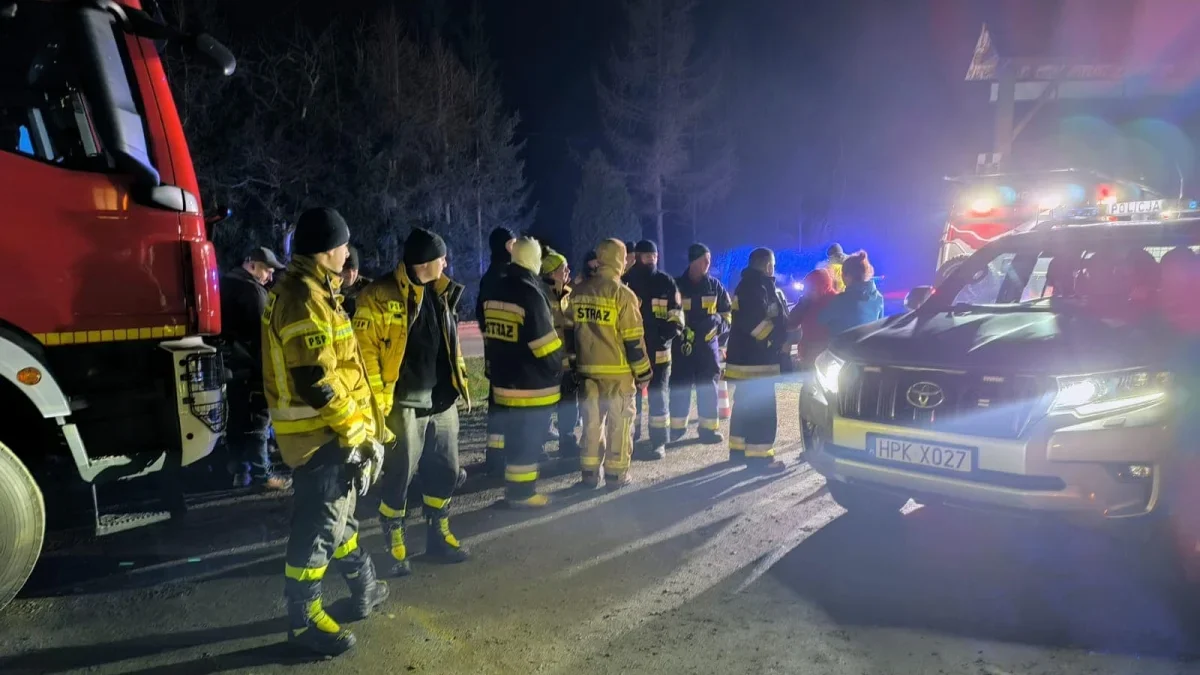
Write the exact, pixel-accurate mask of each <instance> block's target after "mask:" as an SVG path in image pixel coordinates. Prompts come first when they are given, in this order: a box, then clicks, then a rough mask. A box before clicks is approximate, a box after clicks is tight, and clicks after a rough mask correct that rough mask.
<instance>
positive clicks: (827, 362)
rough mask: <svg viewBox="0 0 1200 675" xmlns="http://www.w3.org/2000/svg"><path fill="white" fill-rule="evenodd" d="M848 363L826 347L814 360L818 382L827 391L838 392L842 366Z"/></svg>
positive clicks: (814, 369)
mask: <svg viewBox="0 0 1200 675" xmlns="http://www.w3.org/2000/svg"><path fill="white" fill-rule="evenodd" d="M844 365H846V360H845V359H840V358H838V357H836V356H834V355H833V352H831V351H829V350H828V349H826V350H825V351H823V352H821V353H820V354H818V355H817V358H816V360H815V361H813V371H814V372H815V373H816V376H817V384H819V385H821V388H822V389H824V390H825V391H827V392H829V393H831V394H836V393H837V391H838V376H839V375H841V374H842V366H844Z"/></svg>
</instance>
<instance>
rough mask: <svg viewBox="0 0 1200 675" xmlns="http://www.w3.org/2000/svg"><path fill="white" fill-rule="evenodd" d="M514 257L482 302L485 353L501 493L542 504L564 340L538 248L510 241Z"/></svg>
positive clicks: (525, 504) (516, 503) (527, 241)
mask: <svg viewBox="0 0 1200 675" xmlns="http://www.w3.org/2000/svg"><path fill="white" fill-rule="evenodd" d="M512 258H513V261H512V262H511V263H509V265H508V269H507V270H506V271H505V273H504V276H503V277H502V278H501V279H500V282H499V283H498V284H496V287H495V288H494V289H493V293H492V296H491V298H490V299H489V300H487V301H485V302H484V305H483V316H484V323H483V326H482V332H483V337H484V355H485V357H486V359H487V366H488V373H490V375H489V378H490V381H491V386H492V398H493V399H494V401H495V402H494V403H493V404H492V405H493V406H494V410H491V409H490V410H491V412H492V413H493V414H494V415H495V419H496V426H495V428H496V430H497V432H498V435H499V437H500V438H499V439H498V440H499V443H498V445H499V447H500V448H501V449H502V450H503V451H504V456H505V468H504V484H505V498H506V500H507V501H508V504H509V505H510V506H513V507H518V508H537V507H542V506H546V505H547V504H549V503H550V500H549V498H548V497H546V496H545V495H541V494H538V493H537V477H538V458H539V456H540V455H541V452H542V439H543V438H544V437H545V433H546V428H547V427H549V425H550V413H551V412H553V411H554V406H555V405H556V404H557V403H558V402H559V399H560V398H561V395H562V394H561V391H560V387H561V378H562V371H563V359H564V351H563V341H562V338H560V337H559V335H558V331H557V330H555V328H554V318H553V317H552V316H551V313H550V305H549V304H548V303H547V302H546V295H545V292H544V291H543V290H542V285H541V282H540V281H539V280H538V277H537V271H538V270H539V269H540V268H541V266H542V247H541V246H540V245H539V244H538V243H537V241H536V240H534V239H532V238H530V237H522V238H520V239H518V240H517V241H516V243H514V244H513V246H512Z"/></svg>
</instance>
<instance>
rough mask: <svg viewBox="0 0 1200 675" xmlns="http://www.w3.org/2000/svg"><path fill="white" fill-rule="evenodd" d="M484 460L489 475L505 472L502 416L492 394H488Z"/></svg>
mask: <svg viewBox="0 0 1200 675" xmlns="http://www.w3.org/2000/svg"><path fill="white" fill-rule="evenodd" d="M483 459H484V465H485V466H486V468H487V472H488V474H489V475H492V476H498V475H500V474H501V473H502V472H503V471H504V435H503V434H502V433H500V416H499V415H498V414H497V412H496V402H495V401H494V400H493V399H492V395H491V393H488V413H487V447H486V449H485V450H484V454H483Z"/></svg>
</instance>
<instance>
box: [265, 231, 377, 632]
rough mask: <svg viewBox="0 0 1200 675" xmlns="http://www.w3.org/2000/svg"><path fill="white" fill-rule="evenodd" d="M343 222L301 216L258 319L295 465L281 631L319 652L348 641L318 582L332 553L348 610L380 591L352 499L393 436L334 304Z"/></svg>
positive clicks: (288, 454) (354, 615) (371, 601)
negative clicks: (286, 261) (285, 626)
mask: <svg viewBox="0 0 1200 675" xmlns="http://www.w3.org/2000/svg"><path fill="white" fill-rule="evenodd" d="M349 241H350V230H349V228H348V227H347V226H346V221H345V220H343V219H342V217H341V215H339V214H338V212H337V211H334V210H333V209H328V208H322V209H312V210H309V211H306V212H305V213H304V214H303V215H301V216H300V219H299V220H298V221H297V223H296V232H295V235H294V238H293V243H292V248H293V251H294V257H293V259H292V262H291V264H290V265H289V266H288V268H287V275H286V276H285V277H284V279H283V280H282V281H281V282H280V283H279V284H278V285H276V287H275V288H274V290H273V291H272V292H271V293H270V295H269V296H268V298H267V307H266V311H265V312H264V313H263V317H262V324H263V325H262V344H263V347H262V350H263V359H262V360H263V384H264V389H265V393H266V397H267V404H268V405H269V406H270V413H271V418H272V420H273V422H274V425H275V435H276V438H277V440H278V442H279V450H280V453H281V454H282V455H283V461H284V462H285V463H287V465H288V466H290V467H292V469H293V471H294V482H293V485H294V487H295V505H294V509H293V512H292V524H291V531H290V533H289V536H288V543H287V551H286V553H285V556H284V558H285V561H286V565H285V568H284V570H285V572H284V573H285V575H286V581H285V583H284V597H285V598H286V602H287V612H288V621H289V631H288V639H289V641H291V642H294V643H296V644H298V645H301V646H303V647H306V648H308V649H311V650H313V651H316V652H318V653H321V654H327V655H336V654H341V653H342V652H345V651H346V650H348V649H350V648H351V647H353V646H354V642H355V640H354V635H353V634H351V633H350V631H348V630H345V629H343V628H342V627H341V626H340V625H338V623H337V621H335V620H334V619H333V618H332V617H330V616H329V614H327V613H326V612H325V610H324V608H323V606H322V604H321V581H322V579H323V578H324V576H325V571H326V569H327V568H328V567H329V564H330V562H332V563H333V565H334V567H335V568H337V569H338V570H339V571H340V572H341V573H342V575H343V576H344V577H345V579H346V583H347V585H348V586H349V587H350V593H351V599H352V603H351V604H352V609H351V611H350V615H349V616H347V617H345V618H347V619H350V620H355V619H361V618H364V617H366V616H367V615H368V614H370V613H371V611H372V610H373V609H374V608H375V607H376V606H377V605H379V603H381V602H383V600H384V599H386V598H387V595H388V591H387V584H385V583H384V582H382V581H378V582H377V581H376V579H375V567H374V566H373V565H372V563H371V558H370V556H368V555H367V553H366V551H364V550H363V549H362V548H360V547H359V545H358V522H357V521H356V520H355V519H354V505H355V502H356V497H357V495H358V494H364V493H365V492H366V489H367V488H368V487H370V483H371V482H373V480H374V479H376V478H377V477H378V469H379V467H380V466H381V465H382V462H383V443H389V442H391V440H393V439H392V437H391V436H390V434H388V433H387V430H386V428H384V426H383V421H382V418H381V416H380V415H379V414H378V411H377V410H376V408H375V406H374V405H373V402H372V397H371V390H370V388H369V387H368V385H367V374H366V372H365V370H364V368H363V362H362V355H361V353H360V352H359V348H358V343H357V342H356V341H355V339H354V332H353V330H352V329H351V324H350V319H349V317H347V316H346V314H345V312H344V311H342V307H341V300H340V299H341V296H340V295H339V290H340V287H341V277H340V276H339V274H340V272H341V271H342V266H343V265H344V264H345V261H346V257H347V256H348V255H349V250H348V248H347V244H348V242H349Z"/></svg>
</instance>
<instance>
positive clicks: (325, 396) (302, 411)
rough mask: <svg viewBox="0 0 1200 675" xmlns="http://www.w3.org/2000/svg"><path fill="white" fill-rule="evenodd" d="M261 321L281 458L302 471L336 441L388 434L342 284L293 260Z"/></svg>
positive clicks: (308, 262) (348, 444) (305, 261)
mask: <svg viewBox="0 0 1200 675" xmlns="http://www.w3.org/2000/svg"><path fill="white" fill-rule="evenodd" d="M287 272H288V273H287V275H286V276H285V277H284V279H283V280H282V281H280V282H279V283H278V284H277V285H276V286H275V289H274V290H273V291H271V293H270V294H269V295H268V297H267V308H266V310H265V311H264V312H263V316H262V343H263V347H262V351H263V387H264V391H265V393H266V397H267V405H268V406H269V408H270V413H271V420H272V423H273V424H274V427H275V434H276V438H277V440H278V442H279V451H280V453H281V454H282V455H283V460H284V462H285V463H287V464H288V466H292V467H297V466H300V465H302V464H304V463H305V462H307V461H308V459H309V458H310V457H311V456H312V454H313V453H315V452H316V451H317V449H318V448H320V447H321V446H322V445H324V444H326V443H328V442H329V441H330V440H331V439H332V438H333V437H334V436H336V437H337V439H338V441H339V442H340V444H341V445H342V446H343V447H345V448H354V447H356V446H358V445H361V444H362V443H364V442H366V441H367V440H368V439H369V438H371V437H375V436H376V433H378V434H379V436H378V438H379V440H381V441H385V442H387V441H390V440H391V434H390V433H389V432H388V431H387V430H386V428H385V427H384V425H383V423H382V422H383V420H382V416H380V415H379V411H378V410H377V409H376V408H375V406H374V405H373V402H372V400H371V390H370V388H369V387H368V385H367V375H366V371H365V369H364V368H363V362H362V355H361V352H360V351H359V348H358V342H357V341H356V340H355V339H354V331H353V329H352V327H351V324H350V318H349V317H347V316H346V313H345V312H344V311H342V307H341V303H340V300H339V297H340V296H339V295H338V289H339V287H340V285H341V278H340V277H338V276H337V275H336V274H333V273H331V272H329V271H328V270H325V269H322V268H320V267H319V266H318V265H317V263H316V261H314V260H313V259H312V258H309V257H307V256H296V257H295V258H294V259H293V260H292V262H291V264H290V265H289V266H288V270H287Z"/></svg>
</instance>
